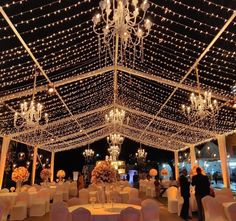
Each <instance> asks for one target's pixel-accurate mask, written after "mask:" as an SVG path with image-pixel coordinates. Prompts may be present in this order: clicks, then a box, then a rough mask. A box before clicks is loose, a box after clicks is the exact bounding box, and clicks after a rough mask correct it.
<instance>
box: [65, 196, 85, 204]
mask: <svg viewBox="0 0 236 221" xmlns="http://www.w3.org/2000/svg"><path fill="white" fill-rule="evenodd" d="M82 204H83V203H82V202H81V200H80V199H79V198H78V197H73V198H71V199H69V200H68V201H67V205H68V206H76V205H82Z"/></svg>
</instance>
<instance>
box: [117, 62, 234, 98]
mask: <svg viewBox="0 0 236 221" xmlns="http://www.w3.org/2000/svg"><path fill="white" fill-rule="evenodd" d="M117 68H118V70H119V71H122V72H125V73H128V74H131V75H133V76H136V77H140V78H144V79H148V80H150V81H154V82H157V83H160V84H166V85H169V86H172V87H176V85H179V88H180V89H183V90H186V91H190V92H194V93H198V88H197V87H193V86H190V85H186V84H183V83H182V84H180V83H179V82H176V81H172V80H168V79H166V78H162V77H159V76H155V75H153V74H148V73H144V72H141V71H137V70H134V69H131V68H127V67H124V66H118V67H117ZM204 92H205V91H204V90H202V91H200V93H201V94H204ZM211 95H212V97H213V98H215V99H217V100H221V101H229V100H232V99H233V96H232V95H230V94H229V95H228V96H224V95H221V94H219V93H216V92H212V94H211Z"/></svg>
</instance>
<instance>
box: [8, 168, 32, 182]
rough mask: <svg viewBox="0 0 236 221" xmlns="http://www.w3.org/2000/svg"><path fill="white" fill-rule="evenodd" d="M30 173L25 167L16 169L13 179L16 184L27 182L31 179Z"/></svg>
mask: <svg viewBox="0 0 236 221" xmlns="http://www.w3.org/2000/svg"><path fill="white" fill-rule="evenodd" d="M29 175H30V173H29V171H28V170H27V169H26V168H25V167H17V168H15V169H14V171H13V173H12V175H11V179H12V180H13V181H14V182H16V183H17V182H26V181H27V180H28V179H29Z"/></svg>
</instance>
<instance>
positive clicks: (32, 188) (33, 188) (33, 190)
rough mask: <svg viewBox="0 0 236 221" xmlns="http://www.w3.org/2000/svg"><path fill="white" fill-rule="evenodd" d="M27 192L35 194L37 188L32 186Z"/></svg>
mask: <svg viewBox="0 0 236 221" xmlns="http://www.w3.org/2000/svg"><path fill="white" fill-rule="evenodd" d="M28 192H37V188H36V187H35V186H32V187H30V188H28Z"/></svg>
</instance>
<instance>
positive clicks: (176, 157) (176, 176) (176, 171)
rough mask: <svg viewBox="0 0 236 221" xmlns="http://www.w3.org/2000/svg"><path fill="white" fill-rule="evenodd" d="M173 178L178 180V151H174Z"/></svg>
mask: <svg viewBox="0 0 236 221" xmlns="http://www.w3.org/2000/svg"><path fill="white" fill-rule="evenodd" d="M174 153H175V179H176V180H178V179H179V156H178V153H179V151H177V150H176V151H175V152H174Z"/></svg>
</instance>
